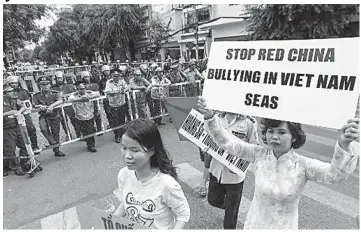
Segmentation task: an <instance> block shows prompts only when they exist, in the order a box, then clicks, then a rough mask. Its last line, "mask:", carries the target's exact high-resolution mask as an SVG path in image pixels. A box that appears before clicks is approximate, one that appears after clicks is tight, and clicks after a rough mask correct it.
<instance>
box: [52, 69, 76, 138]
mask: <svg viewBox="0 0 361 232" xmlns="http://www.w3.org/2000/svg"><path fill="white" fill-rule="evenodd" d="M54 75H55V85H53V86H51V89H52V90H55V91H58V92H59V94H60V96H61V97H62V101H63V102H64V101H67V100H68V96H69V95H70V94H71V93H74V92H76V88H75V86H74V85H73V84H72V83H68V84H66V83H65V80H64V77H63V72H62V71H56V72H55V73H54ZM64 113H65V114H66V115H67V116H68V117H69V119H70V122H71V124H72V125H73V127H74V130H75V133H76V136H77V138H80V137H81V130H80V128H79V125H78V124H77V121H76V120H75V112H74V109H73V107H72V106H66V107H64ZM61 116H62V117H61V124H62V127H63V129H64V131H65V133H66V134H67V135H68V128H67V126H66V124H67V123H68V119H67V118H66V116H65V115H64V116H63V115H61ZM68 139H69V140H70V139H71V138H68Z"/></svg>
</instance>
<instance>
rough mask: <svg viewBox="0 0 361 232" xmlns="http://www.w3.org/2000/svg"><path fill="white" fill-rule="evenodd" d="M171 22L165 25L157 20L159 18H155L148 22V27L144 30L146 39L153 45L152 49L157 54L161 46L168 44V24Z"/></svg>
mask: <svg viewBox="0 0 361 232" xmlns="http://www.w3.org/2000/svg"><path fill="white" fill-rule="evenodd" d="M170 23H171V21H169V22H168V23H167V25H166V24H165V23H164V22H163V21H162V20H161V19H159V17H157V16H155V17H153V18H152V19H151V20H150V21H149V25H148V27H147V29H146V31H147V32H148V39H149V41H150V42H151V43H152V44H153V46H152V48H153V50H155V52H156V53H157V52H158V51H159V50H160V49H161V47H162V44H164V43H167V42H168V38H169V33H170V32H171V30H170V29H169V24H170Z"/></svg>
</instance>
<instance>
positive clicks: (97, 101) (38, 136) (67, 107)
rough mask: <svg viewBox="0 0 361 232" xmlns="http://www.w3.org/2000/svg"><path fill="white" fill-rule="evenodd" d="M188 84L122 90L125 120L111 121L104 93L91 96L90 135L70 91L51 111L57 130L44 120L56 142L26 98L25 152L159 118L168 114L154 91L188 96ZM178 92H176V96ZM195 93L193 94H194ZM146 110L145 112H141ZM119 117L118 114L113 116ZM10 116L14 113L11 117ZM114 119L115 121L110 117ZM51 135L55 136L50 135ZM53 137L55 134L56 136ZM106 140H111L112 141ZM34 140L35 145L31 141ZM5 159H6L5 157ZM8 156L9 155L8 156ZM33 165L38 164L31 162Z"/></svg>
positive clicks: (23, 125)
mask: <svg viewBox="0 0 361 232" xmlns="http://www.w3.org/2000/svg"><path fill="white" fill-rule="evenodd" d="M188 85H190V86H192V87H194V83H188V82H185V83H178V84H173V85H170V86H168V87H153V88H152V90H151V92H149V93H146V92H142V91H140V90H133V91H128V92H126V93H125V96H126V104H125V106H124V108H125V109H126V110H125V112H124V113H125V115H123V117H124V118H125V122H124V123H119V122H118V123H117V122H115V125H116V126H114V122H113V123H112V119H114V118H112V117H113V116H114V114H112V113H110V112H109V108H107V107H109V105H108V104H109V103H108V102H107V97H106V96H100V97H97V98H94V99H91V100H89V101H90V102H93V103H94V112H93V114H94V117H93V118H94V120H93V125H92V126H93V127H94V129H95V130H94V132H93V133H91V134H84V133H82V131H84V128H80V127H79V126H81V124H79V120H76V119H75V111H74V104H77V103H73V102H69V101H68V97H69V96H70V95H71V94H68V95H66V96H63V99H64V101H63V103H62V104H61V105H59V106H57V107H54V112H56V111H57V112H58V114H59V116H58V121H57V122H56V123H58V125H57V127H58V128H59V131H51V130H53V128H52V127H51V125H49V122H47V125H46V126H47V127H48V128H49V127H50V128H51V129H50V130H49V134H51V135H54V133H56V132H58V133H59V143H56V144H51V143H50V141H49V139H47V138H46V136H45V135H44V132H43V131H42V129H41V127H40V122H39V116H40V114H39V112H40V109H34V108H33V107H32V105H31V103H30V101H29V100H27V101H24V103H25V104H24V105H25V106H26V108H27V110H26V111H25V112H24V113H23V116H24V118H25V120H23V121H22V122H19V125H22V126H20V129H21V130H22V136H23V139H24V142H25V144H27V145H26V149H27V151H28V154H29V155H30V157H33V156H34V150H33V149H34V148H35V147H38V148H39V150H37V151H36V152H43V151H46V150H49V149H53V148H56V147H60V146H63V145H66V144H70V143H74V142H77V141H79V140H86V139H88V138H91V137H93V136H97V135H101V134H104V133H108V132H112V131H115V130H117V129H120V128H122V127H124V125H125V123H126V122H128V121H131V120H134V119H136V118H140V117H143V118H149V119H153V120H155V121H157V120H159V119H160V120H161V118H162V117H164V116H168V115H169V114H168V112H167V110H166V108H165V105H164V99H163V97H161V96H159V97H157V94H153V93H157V91H159V90H160V89H162V88H163V89H162V90H163V91H164V90H167V89H169V90H170V89H171V88H175V89H177V90H179V91H176V92H172V91H170V94H168V95H167V96H171V97H186V96H187V91H186V89H187V86H188ZM196 86H197V93H196V94H197V95H200V94H201V82H200V81H197V82H196ZM177 94H178V95H177ZM194 96H195V95H194ZM144 113H145V115H144ZM115 116H116V117H118V116H119V115H115ZM10 117H13V116H10ZM113 121H114V120H113ZM24 128H25V129H26V131H25V132H26V133H23V132H24ZM53 137H54V136H53ZM55 137H56V136H55ZM109 142H114V141H113V140H111V141H109ZM34 143H36V144H34ZM17 156H18V158H20V159H22V158H27V157H19V154H17ZM5 159H6V158H5ZM9 159H10V158H9ZM34 167H35V168H36V167H37V166H36V165H34Z"/></svg>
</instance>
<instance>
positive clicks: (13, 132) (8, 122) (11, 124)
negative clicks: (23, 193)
mask: <svg viewBox="0 0 361 232" xmlns="http://www.w3.org/2000/svg"><path fill="white" fill-rule="evenodd" d="M3 94H4V99H3V158H4V162H3V176H7V175H8V171H9V170H14V171H15V174H16V175H25V172H24V170H23V169H22V168H21V166H20V165H19V161H18V159H17V158H16V156H15V150H16V147H18V148H20V156H21V157H27V156H29V155H28V152H27V151H26V147H25V143H24V140H23V138H22V135H21V132H20V127H19V124H18V122H17V119H16V117H19V116H20V115H21V113H23V112H24V111H25V110H26V108H25V107H24V106H23V104H22V103H21V101H20V100H19V99H18V98H17V96H16V94H15V92H14V89H13V88H12V87H11V86H10V85H9V84H8V83H5V84H4V85H3ZM9 116H14V117H12V118H9Z"/></svg>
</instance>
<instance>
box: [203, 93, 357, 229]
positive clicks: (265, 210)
mask: <svg viewBox="0 0 361 232" xmlns="http://www.w3.org/2000/svg"><path fill="white" fill-rule="evenodd" d="M198 107H199V111H200V112H201V113H202V114H203V115H204V119H205V130H206V131H207V132H208V133H209V134H210V135H211V137H212V139H213V140H214V141H215V142H216V143H218V145H219V146H220V147H221V148H223V149H225V150H226V151H227V152H229V153H230V154H232V155H235V156H238V157H240V158H242V159H246V160H248V161H250V162H253V163H254V167H255V171H254V173H255V192H254V197H253V200H252V203H251V206H250V209H249V212H248V215H247V219H246V222H245V224H244V229H297V228H298V203H299V200H300V196H301V193H302V191H303V190H304V188H305V186H306V183H307V181H309V180H311V181H316V182H324V183H338V182H341V181H342V180H344V179H345V178H346V177H347V176H348V175H349V174H350V173H352V172H353V171H354V170H355V168H356V164H357V160H358V155H357V152H356V151H355V149H354V148H353V147H352V146H350V143H351V142H353V141H354V140H356V139H357V138H358V134H359V127H358V123H359V119H352V120H349V121H348V122H347V124H346V125H345V126H343V127H342V128H341V133H340V136H339V138H338V141H337V143H336V145H335V150H334V155H333V159H332V161H331V163H324V162H321V161H319V160H315V159H311V158H307V157H304V156H301V155H299V154H297V152H296V151H295V150H294V149H297V148H299V147H301V146H302V145H303V144H304V143H305V141H306V135H305V133H304V131H303V130H302V127H301V124H299V123H293V122H286V121H278V120H272V119H262V121H261V124H262V127H261V128H262V129H261V132H262V139H263V141H264V143H265V144H266V145H267V146H258V145H254V144H248V143H245V142H243V141H242V140H240V139H236V138H234V137H233V136H231V135H230V134H229V132H227V131H226V130H225V129H224V128H223V127H222V126H221V124H220V120H219V118H218V117H217V116H213V111H212V110H209V109H206V101H205V99H204V98H203V97H199V100H198Z"/></svg>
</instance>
